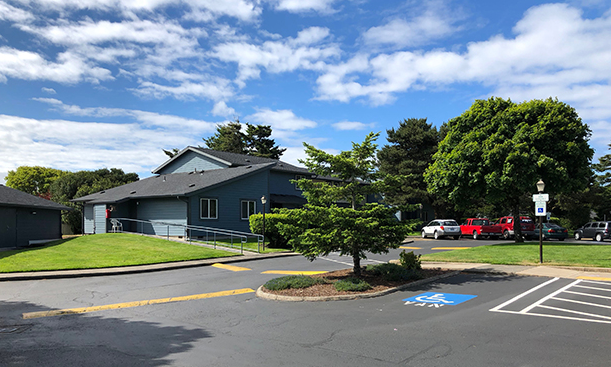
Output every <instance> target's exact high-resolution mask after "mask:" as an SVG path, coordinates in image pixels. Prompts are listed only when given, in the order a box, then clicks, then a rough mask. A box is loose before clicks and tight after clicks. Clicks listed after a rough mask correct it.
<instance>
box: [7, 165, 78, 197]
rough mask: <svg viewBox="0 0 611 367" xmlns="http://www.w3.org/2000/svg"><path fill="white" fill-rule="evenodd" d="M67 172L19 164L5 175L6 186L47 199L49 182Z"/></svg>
mask: <svg viewBox="0 0 611 367" xmlns="http://www.w3.org/2000/svg"><path fill="white" fill-rule="evenodd" d="M67 173H68V172H67V171H62V170H58V169H55V168H48V167H41V166H20V167H17V169H16V170H14V171H9V172H8V175H7V176H6V177H5V179H6V186H8V187H12V188H13V189H17V190H20V191H23V192H27V193H28V194H31V195H36V196H40V197H43V198H45V199H49V198H50V194H49V189H50V187H51V184H52V183H53V182H54V181H55V180H57V179H58V178H60V177H61V176H62V175H65V174H67Z"/></svg>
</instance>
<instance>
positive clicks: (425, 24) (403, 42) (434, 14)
mask: <svg viewBox="0 0 611 367" xmlns="http://www.w3.org/2000/svg"><path fill="white" fill-rule="evenodd" d="M425 6H426V7H425V9H424V10H423V12H422V13H421V14H418V15H416V16H414V17H412V18H410V19H404V18H394V19H391V20H389V21H388V22H387V23H386V24H385V25H382V26H378V27H372V28H370V29H368V30H367V31H366V32H365V33H364V34H363V41H364V42H365V44H367V45H368V46H382V45H388V46H392V47H397V48H404V47H414V46H420V45H426V44H428V43H431V42H433V41H435V40H439V39H441V38H444V37H447V36H449V35H452V34H454V33H455V32H457V31H458V30H459V29H460V28H459V27H458V26H456V25H455V24H456V23H457V22H458V21H459V20H461V19H462V16H461V12H460V11H456V10H454V9H450V8H449V7H448V6H447V5H446V4H445V2H444V1H429V2H426V3H425Z"/></svg>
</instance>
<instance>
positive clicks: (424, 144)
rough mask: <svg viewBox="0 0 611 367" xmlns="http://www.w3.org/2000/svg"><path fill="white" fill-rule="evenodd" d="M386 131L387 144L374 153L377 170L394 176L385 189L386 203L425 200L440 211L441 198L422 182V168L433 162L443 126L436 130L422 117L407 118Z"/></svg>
mask: <svg viewBox="0 0 611 367" xmlns="http://www.w3.org/2000/svg"><path fill="white" fill-rule="evenodd" d="M386 133H387V134H388V137H387V140H388V142H389V143H390V144H389V145H385V146H384V147H382V149H380V151H379V152H378V160H379V162H380V172H382V173H385V174H389V175H394V176H396V185H394V186H392V187H390V188H389V191H387V192H386V194H385V200H386V201H387V202H388V203H390V204H408V203H409V202H419V203H429V204H432V205H433V207H434V208H435V211H436V212H437V213H439V212H440V211H443V210H442V206H443V204H444V203H443V201H442V200H436V196H434V195H431V194H430V193H429V192H428V191H427V185H426V182H424V171H425V170H426V169H427V167H428V166H429V165H430V164H431V163H432V162H433V154H435V152H437V145H438V144H439V142H440V141H441V140H442V139H443V129H440V131H437V128H436V127H434V126H433V125H432V124H429V123H427V119H426V118H418V119H417V118H410V119H404V120H403V121H401V122H399V127H398V128H397V129H395V128H392V129H389V130H386Z"/></svg>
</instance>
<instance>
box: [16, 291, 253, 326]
mask: <svg viewBox="0 0 611 367" xmlns="http://www.w3.org/2000/svg"><path fill="white" fill-rule="evenodd" d="M253 292H255V290H254V289H250V288H242V289H234V290H230V291H222V292H214V293H203V294H194V295H191V296H183V297H171V298H159V299H149V300H146V301H135V302H125V303H115V304H111V305H102V306H92V307H81V308H67V309H64V310H49V311H38V312H26V313H24V314H22V317H23V318H24V319H36V318H40V317H50V316H60V315H71V314H79V313H88V312H96V311H106V310H117V309H120V308H129V307H139V306H147V305H155V304H160V303H169V302H182V301H192V300H196V299H204V298H214V297H223V296H233V295H236V294H245V293H253Z"/></svg>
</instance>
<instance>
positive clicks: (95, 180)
mask: <svg viewBox="0 0 611 367" xmlns="http://www.w3.org/2000/svg"><path fill="white" fill-rule="evenodd" d="M138 179H139V178H138V174H136V173H125V172H123V170H122V169H119V168H111V169H107V168H103V169H98V170H95V171H78V172H68V173H67V174H65V175H63V176H62V177H60V178H59V179H57V180H55V182H53V184H52V185H51V187H50V192H51V197H52V199H53V200H54V201H56V202H58V203H61V204H64V205H66V206H69V207H72V208H73V209H74V210H73V211H70V212H66V213H63V214H62V220H63V222H64V223H68V224H69V225H70V227H71V228H72V230H73V232H74V233H80V232H81V231H82V228H81V227H82V215H83V212H82V210H81V204H77V203H73V202H71V201H70V200H71V199H76V198H79V197H81V196H85V195H89V194H93V193H95V192H98V191H101V190H106V189H111V188H113V187H117V186H121V185H124V184H127V183H130V182H134V181H138Z"/></svg>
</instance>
